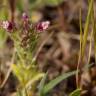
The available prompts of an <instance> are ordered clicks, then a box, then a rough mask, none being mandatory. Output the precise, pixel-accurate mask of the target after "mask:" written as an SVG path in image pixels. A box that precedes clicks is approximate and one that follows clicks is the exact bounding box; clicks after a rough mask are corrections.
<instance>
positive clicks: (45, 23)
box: [36, 21, 50, 31]
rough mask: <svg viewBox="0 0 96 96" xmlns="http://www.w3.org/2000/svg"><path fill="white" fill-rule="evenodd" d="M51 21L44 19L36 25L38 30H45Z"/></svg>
mask: <svg viewBox="0 0 96 96" xmlns="http://www.w3.org/2000/svg"><path fill="white" fill-rule="evenodd" d="M49 24H50V22H49V21H43V22H40V23H38V24H37V25H36V29H37V30H38V31H44V30H46V29H47V28H48V27H49Z"/></svg>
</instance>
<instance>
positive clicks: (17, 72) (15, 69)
mask: <svg viewBox="0 0 96 96" xmlns="http://www.w3.org/2000/svg"><path fill="white" fill-rule="evenodd" d="M12 72H13V73H14V74H15V75H16V77H17V78H18V80H19V81H20V82H22V83H23V80H24V78H23V77H24V76H23V74H22V70H21V68H20V67H19V66H18V65H16V64H12Z"/></svg>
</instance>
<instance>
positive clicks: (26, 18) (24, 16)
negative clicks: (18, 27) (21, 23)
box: [22, 12, 28, 20]
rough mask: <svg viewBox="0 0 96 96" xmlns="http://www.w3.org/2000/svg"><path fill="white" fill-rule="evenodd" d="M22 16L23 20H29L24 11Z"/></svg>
mask: <svg viewBox="0 0 96 96" xmlns="http://www.w3.org/2000/svg"><path fill="white" fill-rule="evenodd" d="M22 18H23V20H28V15H27V14H26V13H25V12H24V13H23V14H22Z"/></svg>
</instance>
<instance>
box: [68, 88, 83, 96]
mask: <svg viewBox="0 0 96 96" xmlns="http://www.w3.org/2000/svg"><path fill="white" fill-rule="evenodd" d="M80 93H81V89H76V90H75V91H73V92H72V93H71V94H70V95H69V96H80Z"/></svg>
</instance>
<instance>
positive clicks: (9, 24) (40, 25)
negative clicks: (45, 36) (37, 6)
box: [1, 13, 50, 32]
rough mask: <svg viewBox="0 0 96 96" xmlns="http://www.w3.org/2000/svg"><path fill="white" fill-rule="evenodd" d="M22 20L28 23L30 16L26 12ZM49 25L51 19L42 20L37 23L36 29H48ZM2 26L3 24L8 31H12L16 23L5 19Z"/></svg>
mask: <svg viewBox="0 0 96 96" xmlns="http://www.w3.org/2000/svg"><path fill="white" fill-rule="evenodd" d="M22 20H23V21H24V23H25V24H28V21H29V17H28V15H27V14H26V13H23V14H22ZM31 25H32V24H31ZM49 25H50V22H49V21H42V22H39V23H37V24H36V25H35V27H34V29H36V30H37V31H38V32H43V31H45V30H46V29H48V27H49ZM1 26H2V28H3V29H5V30H7V31H12V30H13V29H14V27H15V25H14V24H13V23H12V22H10V21H7V20H6V21H3V22H2V24H1Z"/></svg>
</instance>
